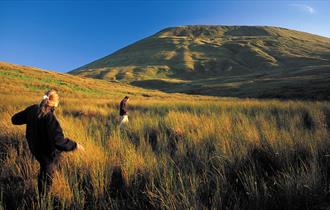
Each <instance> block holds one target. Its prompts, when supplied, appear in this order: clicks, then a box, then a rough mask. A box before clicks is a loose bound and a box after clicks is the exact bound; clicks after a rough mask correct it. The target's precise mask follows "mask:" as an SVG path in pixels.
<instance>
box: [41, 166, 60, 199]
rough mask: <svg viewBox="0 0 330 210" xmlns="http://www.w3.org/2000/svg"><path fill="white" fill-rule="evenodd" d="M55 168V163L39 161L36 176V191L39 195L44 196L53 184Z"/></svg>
mask: <svg viewBox="0 0 330 210" xmlns="http://www.w3.org/2000/svg"><path fill="white" fill-rule="evenodd" d="M55 168H56V164H55V163H48V164H42V163H40V171H39V176H38V191H39V194H40V195H41V196H44V195H45V194H47V193H48V192H49V190H50V187H51V186H52V184H53V176H54V172H55Z"/></svg>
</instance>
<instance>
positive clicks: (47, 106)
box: [38, 89, 59, 118]
mask: <svg viewBox="0 0 330 210" xmlns="http://www.w3.org/2000/svg"><path fill="white" fill-rule="evenodd" d="M58 103H59V96H58V94H57V92H56V90H53V89H52V90H48V91H47V92H46V93H45V95H44V96H43V98H42V101H41V102H40V105H39V112H38V117H39V118H40V117H43V116H45V115H46V114H47V113H48V112H50V111H52V110H54V109H55V107H57V106H58Z"/></svg>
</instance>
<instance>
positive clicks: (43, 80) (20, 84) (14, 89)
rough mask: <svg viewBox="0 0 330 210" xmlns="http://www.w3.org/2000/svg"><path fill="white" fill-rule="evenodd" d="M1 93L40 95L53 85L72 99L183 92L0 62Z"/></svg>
mask: <svg viewBox="0 0 330 210" xmlns="http://www.w3.org/2000/svg"><path fill="white" fill-rule="evenodd" d="M0 80H1V83H0V93H1V95H4V96H5V95H13V94H14V95H15V94H17V95H20V96H22V97H23V96H25V95H39V96H40V95H41V94H43V93H44V92H45V91H46V90H47V89H50V88H54V89H56V90H58V91H59V92H60V94H61V95H62V96H64V97H69V98H77V99H82V98H95V99H106V98H121V97H123V96H125V95H130V96H135V97H138V98H139V97H141V98H149V97H154V98H167V97H170V98H176V97H181V96H180V94H166V93H163V92H160V91H152V90H146V89H143V88H139V87H134V86H130V85H128V84H122V83H118V82H109V81H104V80H96V79H91V78H82V77H77V76H73V75H70V74H65V73H57V72H53V71H47V70H43V69H38V68H34V67H29V66H21V65H15V64H10V63H5V62H0Z"/></svg>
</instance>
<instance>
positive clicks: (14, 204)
mask: <svg viewBox="0 0 330 210" xmlns="http://www.w3.org/2000/svg"><path fill="white" fill-rule="evenodd" d="M60 94H61V93H60ZM62 99H63V100H62V102H61V105H60V107H59V109H58V110H57V111H56V115H57V117H58V119H59V121H60V123H61V125H62V127H63V130H64V132H65V135H66V136H67V137H69V138H71V139H73V140H75V141H77V142H79V143H80V144H82V145H84V147H85V149H86V151H85V152H74V153H64V154H63V156H62V160H61V167H60V168H59V169H58V171H57V174H56V176H55V181H54V184H53V187H52V190H51V194H50V196H48V197H47V198H44V199H38V193H37V188H36V186H37V182H36V180H37V174H38V169H39V166H38V164H37V162H36V161H35V160H33V157H32V156H31V154H30V152H29V150H28V147H27V144H26V141H25V137H24V129H25V127H24V126H13V125H11V122H10V117H11V116H12V114H14V113H15V112H17V111H19V110H21V109H23V108H24V107H25V106H27V105H30V104H33V103H37V102H38V97H37V96H36V95H35V94H29V93H28V94H26V95H25V96H15V95H11V94H3V95H1V96H0V119H1V120H0V162H1V163H0V164H1V168H0V209H281V208H283V209H311V208H322V207H323V206H325V205H326V204H327V202H328V193H329V180H330V175H329V173H330V167H329V166H328V165H329V163H328V162H329V155H330V147H329V146H330V143H329V123H330V116H329V114H330V106H329V103H328V102H302V101H277V100H252V99H250V100H236V99H213V98H198V97H196V98H194V97H190V96H189V97H187V98H185V97H184V96H181V97H177V96H173V98H171V97H168V98H166V97H165V98H158V97H156V98H153V97H149V98H145V97H138V96H137V97H136V98H134V97H132V99H131V101H130V103H129V104H130V111H129V120H130V122H129V124H128V125H127V126H126V127H125V128H123V129H119V127H118V124H119V116H118V110H117V108H118V103H119V100H120V97H119V96H118V97H101V98H94V97H93V96H84V97H81V98H77V97H72V96H67V97H66V96H62Z"/></svg>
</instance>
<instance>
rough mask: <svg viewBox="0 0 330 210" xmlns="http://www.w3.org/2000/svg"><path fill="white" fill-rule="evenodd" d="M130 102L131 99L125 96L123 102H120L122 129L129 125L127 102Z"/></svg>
mask: <svg viewBox="0 0 330 210" xmlns="http://www.w3.org/2000/svg"><path fill="white" fill-rule="evenodd" d="M128 101H129V97H128V96H125V98H124V99H123V100H121V102H120V106H119V115H120V124H119V127H120V128H121V127H122V126H123V125H125V124H127V123H128V115H127V112H128V111H127V105H126V104H127V102H128Z"/></svg>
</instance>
